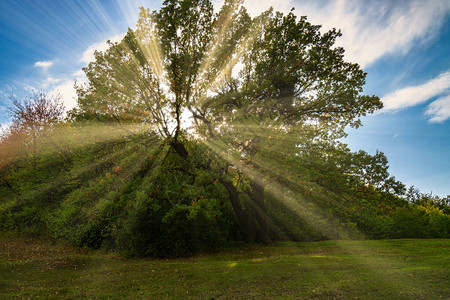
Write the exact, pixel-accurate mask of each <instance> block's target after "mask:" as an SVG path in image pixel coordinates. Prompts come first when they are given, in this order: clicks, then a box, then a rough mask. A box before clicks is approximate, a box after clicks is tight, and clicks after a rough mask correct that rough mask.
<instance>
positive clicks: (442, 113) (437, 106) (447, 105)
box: [425, 95, 450, 123]
mask: <svg viewBox="0 0 450 300" xmlns="http://www.w3.org/2000/svg"><path fill="white" fill-rule="evenodd" d="M425 115H427V116H429V117H430V122H432V123H441V122H444V121H445V120H447V119H450V95H447V96H445V97H443V98H440V99H438V100H436V101H434V102H432V103H431V104H430V105H428V107H427V110H426V112H425Z"/></svg>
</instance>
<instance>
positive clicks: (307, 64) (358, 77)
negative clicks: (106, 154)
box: [74, 0, 382, 241]
mask: <svg viewBox="0 0 450 300" xmlns="http://www.w3.org/2000/svg"><path fill="white" fill-rule="evenodd" d="M340 35H341V34H340V32H339V31H338V30H335V29H332V30H330V31H328V32H325V33H322V32H321V30H320V26H316V25H312V24H311V23H309V22H308V21H307V19H306V17H301V18H298V17H297V16H296V15H295V14H294V13H293V12H290V13H289V14H287V15H283V14H282V13H280V12H274V11H273V10H272V9H269V10H268V11H266V12H264V13H262V14H261V15H259V16H257V17H254V18H252V17H250V15H249V14H248V13H247V11H246V9H245V7H243V6H242V4H241V2H240V1H226V2H225V4H224V5H223V7H222V8H221V9H220V11H219V12H218V13H216V14H215V13H214V12H213V7H212V4H211V2H210V1H208V0H184V1H183V0H182V1H179V0H167V1H165V2H164V3H163V6H162V8H161V9H160V10H159V11H153V12H150V11H149V10H147V9H144V8H141V11H140V13H139V19H138V22H137V25H136V29H135V30H132V29H129V30H128V32H127V34H126V35H125V37H124V38H123V40H122V41H121V42H119V43H114V44H113V43H110V48H109V49H108V50H106V51H105V52H97V53H96V54H95V61H94V62H91V63H90V64H89V65H88V66H87V67H86V68H85V69H84V71H85V73H86V75H87V78H88V79H89V83H88V84H87V85H85V86H80V87H78V95H79V108H78V109H77V110H76V111H75V113H74V114H75V115H76V116H77V118H79V119H82V118H91V119H99V120H109V121H117V122H119V123H120V122H122V123H127V122H139V123H144V124H147V125H148V130H149V131H153V132H156V133H157V134H158V135H159V136H160V137H161V138H162V139H164V140H165V141H166V143H167V145H169V146H170V148H171V150H172V151H174V152H176V153H178V154H179V155H180V156H181V157H182V158H183V159H189V153H188V151H187V150H186V146H185V144H184V143H183V142H182V141H181V140H186V139H187V140H189V139H191V140H197V141H201V142H202V143H203V144H205V145H206V146H207V147H206V148H205V149H207V150H205V151H208V153H210V154H207V155H210V156H211V157H218V158H219V160H220V163H219V164H216V165H215V166H214V167H215V168H216V172H217V176H218V177H219V179H220V181H221V183H222V184H223V185H224V186H225V187H226V189H227V191H228V193H229V196H230V200H231V202H232V203H233V208H234V210H235V212H236V215H237V218H238V221H239V223H240V224H241V229H242V230H244V228H247V229H245V230H249V228H250V227H251V226H249V225H248V224H247V223H248V221H246V220H245V219H247V218H248V216H245V215H244V213H243V209H242V207H241V206H240V203H239V199H238V197H237V194H238V192H237V185H236V182H234V183H233V181H232V180H231V177H230V176H228V173H230V172H234V173H233V174H234V175H235V174H236V173H242V174H245V176H247V177H248V178H249V180H250V181H251V184H250V185H251V188H250V190H251V192H250V194H251V197H252V198H253V210H254V212H255V215H256V219H257V225H256V227H258V228H259V229H256V233H255V232H253V233H251V232H248V233H247V239H249V240H255V239H257V240H263V241H268V240H270V232H269V229H268V227H269V225H268V220H267V218H266V216H265V204H264V188H265V186H266V185H267V184H268V183H270V182H273V181H274V180H279V179H280V178H286V177H292V176H295V175H296V173H298V172H299V169H298V165H299V164H302V161H307V160H308V159H312V158H313V157H314V156H317V152H320V153H322V154H321V159H324V160H326V159H327V155H328V154H327V153H328V151H329V149H331V148H333V147H336V146H339V141H338V139H339V138H342V137H343V136H345V131H344V130H345V128H346V127H347V126H352V127H358V126H359V125H360V119H359V118H360V117H361V116H364V115H366V114H368V113H372V112H374V111H375V110H376V109H379V108H381V107H382V103H381V102H380V100H379V98H378V97H376V96H367V95H363V94H362V88H363V85H364V83H365V76H366V74H365V73H364V72H363V71H362V70H361V68H360V67H359V65H358V64H355V63H349V62H346V61H345V60H344V55H343V54H344V49H342V48H340V47H336V46H335V41H336V39H337V38H338V37H339V36H340ZM314 153H316V154H314ZM214 155H215V156H214ZM328 156H329V155H328ZM296 165H297V166H296ZM197 167H199V166H197ZM201 167H203V168H208V169H210V168H212V167H213V164H212V163H211V162H209V163H208V165H205V164H203V165H202V166H201ZM289 174H291V175H289ZM234 175H233V176H234ZM240 215H241V216H240Z"/></svg>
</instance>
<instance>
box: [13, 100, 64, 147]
mask: <svg viewBox="0 0 450 300" xmlns="http://www.w3.org/2000/svg"><path fill="white" fill-rule="evenodd" d="M11 100H12V104H13V106H12V107H11V108H10V110H11V117H12V124H11V126H10V132H11V134H12V135H14V134H20V135H22V136H24V137H25V140H24V142H25V143H26V144H27V145H28V144H29V145H30V146H32V147H33V148H34V150H35V148H36V140H37V138H38V137H39V136H41V135H43V134H44V133H45V132H46V131H47V130H48V129H50V128H51V127H52V126H54V125H55V124H56V123H58V122H61V121H62V120H63V117H64V105H63V103H62V101H61V97H60V96H59V95H58V96H53V95H49V94H45V93H43V92H35V93H34V94H32V95H31V96H28V97H27V98H26V99H25V100H19V99H16V98H14V97H11Z"/></svg>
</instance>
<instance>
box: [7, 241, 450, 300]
mask: <svg viewBox="0 0 450 300" xmlns="http://www.w3.org/2000/svg"><path fill="white" fill-rule="evenodd" d="M1 241H2V243H1V245H2V246H1V247H0V252H1V253H0V287H1V289H0V297H1V298H11V297H32V298H34V297H38V296H40V297H45V298H52V297H61V296H62V297H67V298H78V297H88V298H93V299H97V298H109V297H113V298H122V297H123V298H142V299H144V298H146V299H148V298H187V299H211V298H214V299H217V298H219V299H230V298H233V299H235V298H239V299H248V298H254V299H272V298H282V299H286V298H287V299H293V298H308V299H310V298H316V299H329V298H332V299H349V298H363V299H368V298H369V299H378V298H384V299H439V298H443V299H444V298H448V297H449V295H450V288H449V287H448V278H449V276H450V271H449V270H450V258H449V256H448V253H449V250H450V240H388V241H386V240H382V241H324V242H315V243H292V242H289V243H277V244H274V245H247V244H244V245H242V244H241V245H237V246H234V247H231V248H228V249H226V250H222V251H218V252H215V253H211V254H204V255H198V256H194V257H190V258H183V259H167V260H153V259H124V258H122V257H120V256H118V255H116V254H114V253H111V252H102V251H91V252H86V251H80V250H76V249H73V248H71V247H68V246H64V245H61V244H58V245H50V244H49V243H47V242H43V241H36V240H24V239H17V238H6V237H3V238H2V239H1Z"/></svg>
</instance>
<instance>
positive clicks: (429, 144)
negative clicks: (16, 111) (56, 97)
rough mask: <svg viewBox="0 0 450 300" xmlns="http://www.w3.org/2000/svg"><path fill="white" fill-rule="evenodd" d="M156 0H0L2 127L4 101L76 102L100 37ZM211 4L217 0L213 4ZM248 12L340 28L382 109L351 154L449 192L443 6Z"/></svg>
mask: <svg viewBox="0 0 450 300" xmlns="http://www.w3.org/2000/svg"><path fill="white" fill-rule="evenodd" d="M141 5H143V6H145V7H148V8H150V9H152V10H153V9H158V7H159V6H160V5H161V1H128V0H110V1H81V0H78V1H64V0H45V1H44V0H42V1H36V0H35V1H26V0H21V1H13V0H0V45H1V47H0V124H2V123H3V124H6V123H7V122H8V121H9V113H8V110H7V107H8V106H9V105H10V103H9V100H8V97H9V95H10V94H11V93H12V92H14V94H15V95H16V96H17V97H19V98H20V97H24V96H25V95H27V94H29V93H30V92H31V91H33V90H44V91H47V92H53V91H58V92H59V93H60V94H61V95H62V97H63V99H64V101H65V103H66V106H67V107H68V108H70V107H73V106H74V105H75V104H76V100H75V93H74V90H73V80H74V79H77V80H78V81H79V82H82V81H83V80H84V78H83V75H82V72H81V68H82V67H84V66H86V65H87V63H88V62H89V61H90V60H92V58H93V51H94V49H98V50H102V49H105V47H106V43H105V42H106V40H108V39H110V40H113V41H115V40H119V39H120V37H121V36H123V34H124V33H125V32H126V30H127V28H128V27H131V28H133V27H134V24H135V22H136V20H137V14H138V7H139V6H141ZM215 5H216V7H219V6H220V1H216V2H215ZM245 5H246V7H247V8H248V9H249V12H250V13H251V14H253V15H256V14H258V13H259V12H261V11H262V10H264V9H266V8H268V7H270V6H273V7H274V8H275V9H276V10H281V11H283V12H288V11H289V10H290V9H291V8H292V7H295V11H294V12H295V13H296V14H297V15H306V16H308V20H309V21H310V22H312V23H314V24H322V25H323V29H324V30H328V29H331V28H333V27H335V28H338V29H341V30H342V33H343V36H342V37H341V38H340V39H339V41H338V44H339V45H340V46H343V47H344V48H345V49H346V59H347V60H349V61H352V62H357V63H359V64H360V65H361V66H362V67H363V69H364V70H365V71H366V72H367V73H368V75H367V84H366V86H365V88H364V92H365V93H367V94H370V95H377V96H379V97H380V98H381V99H382V100H383V102H384V105H385V108H384V109H383V110H382V111H380V112H378V113H376V114H375V115H371V116H368V117H365V118H363V124H364V126H363V127H361V128H359V129H357V130H349V136H348V138H347V139H346V140H345V142H347V143H348V144H349V146H350V147H351V149H352V150H359V149H363V150H366V151H368V152H369V153H372V154H374V153H375V151H376V150H377V149H378V150H380V151H383V152H384V153H385V154H386V155H387V157H388V159H389V164H390V169H389V171H390V172H391V174H392V175H394V176H395V177H396V178H397V179H398V180H400V181H402V182H404V183H405V184H406V185H407V186H411V185H414V186H415V187H417V188H419V189H420V190H421V191H422V192H433V193H435V194H438V195H440V196H446V195H449V194H450V55H449V54H450V1H446V0H442V1H439V0H397V1H390V0H378V1H357V0H333V1H327V0H319V1H317V0H316V1H304V0H302V1H293V0H247V1H246V4H245Z"/></svg>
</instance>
